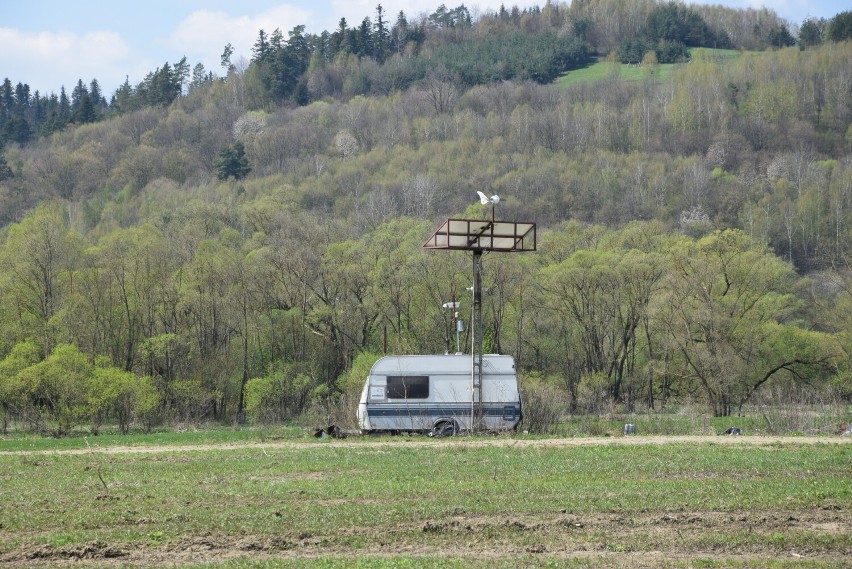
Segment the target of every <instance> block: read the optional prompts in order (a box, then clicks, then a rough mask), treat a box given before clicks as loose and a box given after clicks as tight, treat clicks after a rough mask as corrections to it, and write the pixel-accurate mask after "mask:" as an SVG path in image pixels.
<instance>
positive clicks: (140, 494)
mask: <svg viewBox="0 0 852 569" xmlns="http://www.w3.org/2000/svg"><path fill="white" fill-rule="evenodd" d="M154 436H155V437H156V435H154ZM293 437H296V438H293ZM138 439H142V436H141V435H140V436H139V437H138ZM68 440H76V442H77V447H76V448H72V446H71V445H68V444H62V445H57V448H56V449H55V450H51V449H49V448H47V446H48V445H46V444H43V445H40V450H38V451H26V450H20V449H21V441H19V440H5V441H2V445H0V528H1V529H2V532H0V564H3V565H8V566H32V565H38V566H49V565H56V566H59V565H65V564H67V563H68V562H70V561H74V563H75V566H76V565H86V566H116V565H118V566H134V565H145V566H150V565H170V566H172V565H181V566H199V567H249V566H251V567H308V566H310V567H351V566H360V567H375V566H379V567H382V566H384V567H516V566H528V567H621V566H634V567H842V566H844V565H845V564H846V562H847V561H848V559H849V558H850V556H852V514H850V512H852V484H850V482H849V473H850V470H852V452H850V449H852V446H850V445H849V444H845V443H846V441H847V440H848V438H841V437H821V438H815V437H807V438H806V437H799V438H798V439H796V438H792V437H787V438H776V439H773V438H760V437H677V438H675V437H670V438H667V437H609V438H603V437H600V438H581V439H573V438H554V439H532V438H526V437H511V438H510V437H458V438H453V439H443V440H433V439H428V438H426V437H397V438H372V437H370V438H360V437H358V438H352V439H347V440H343V441H337V440H326V441H316V439H313V438H302V437H300V436H299V435H293V433H288V434H285V435H282V437H278V438H276V437H274V436H273V435H272V433H271V432H264V433H262V434H260V435H259V434H258V433H254V434H253V438H252V434H250V433H246V432H234V433H233V437H232V438H230V439H229V437H228V436H227V435H226V431H221V432H220V433H219V434H217V435H216V436H213V437H207V438H204V437H200V436H199V435H198V434H192V433H188V434H185V435H176V434H172V435H170V436H165V435H163V436H160V438H159V439H154V440H151V441H149V444H145V443H144V442H143V441H140V440H136V441H130V445H129V446H117V445H118V444H120V443H127V442H128V440H127V439H126V438H125V439H119V438H116V439H115V441H109V440H106V439H98V440H97V444H95V441H93V440H92V439H89V441H88V443H89V446H87V445H86V444H85V441H81V440H79V439H68ZM65 442H66V441H63V443H65ZM25 444H30V443H25ZM13 449H14V450H13Z"/></svg>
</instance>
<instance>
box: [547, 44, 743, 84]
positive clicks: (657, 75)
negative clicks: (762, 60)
mask: <svg viewBox="0 0 852 569" xmlns="http://www.w3.org/2000/svg"><path fill="white" fill-rule="evenodd" d="M689 52H690V54H691V56H692V59H711V60H713V61H715V62H717V63H720V64H721V63H725V62H728V61H732V60H734V59H736V58H738V57H740V55H741V52H739V51H737V50H733V49H711V48H706V47H697V48H692V49H690V50H689ZM677 65H681V64H677V63H663V64H660V65H657V66H656V68H655V69H654V70H653V75H654V79H655V80H656V81H662V80H665V79H667V78H668V77H669V76H670V75H671V74H672V71H673V70H674V68H675V67H676V66H677ZM614 74H617V75H618V76H619V77H620V78H621V79H625V80H627V81H641V80H643V79H645V78H646V77H648V76H649V74H651V71H650V70H649V69H647V68H643V67H642V66H639V65H631V64H626V63H616V62H609V61H606V60H605V59H603V58H599V59H598V60H597V61H596V62H595V63H593V64H591V65H589V66H587V67H583V68H582V69H575V70H572V71H569V72H567V73H565V74H563V75H562V76H561V77H560V78H559V79H557V80H556V82H557V84H559V85H572V84H575V83H585V82H594V81H600V80H601V79H605V78H606V77H609V76H610V75H614Z"/></svg>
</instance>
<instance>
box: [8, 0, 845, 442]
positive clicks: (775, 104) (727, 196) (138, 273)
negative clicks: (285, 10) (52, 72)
mask: <svg viewBox="0 0 852 569" xmlns="http://www.w3.org/2000/svg"><path fill="white" fill-rule="evenodd" d="M616 4H619V5H620V4H621V3H616ZM592 5H599V6H603V5H609V4H607V2H588V3H574V5H572V7H571V8H570V9H569V8H566V7H564V6H562V5H555V4H554V5H552V4H550V3H548V4H547V5H546V7H545V8H544V9H535V10H527V11H524V12H517V13H515V12H512V11H509V12H506V13H505V14H502V13H501V14H496V15H492V16H488V17H484V18H483V19H482V20H480V21H477V22H473V21H470V22H468V21H466V20H465V19H464V18H463V17H461V18H458V17H457V18H455V19H452V18H450V19H447V20H446V22H451V24H450V23H447V24H443V23H440V22H441V20H440V19H439V20H438V22H439V23H434V22H433V24H432V27H431V28H430V27H428V26H427V25H426V24H428V21H427V22H423V26H424V27H423V29H422V31H423V33H424V37H423V38H422V39H420V40H418V39H412V40H411V42H412V43H408V44H405V45H406V46H408V48H406V47H405V46H403V45H400V47H399V49H398V50H397V51H398V53H389V52H388V53H385V52H382V53H385V55H384V56H382V57H376V56H367V55H366V54H363V55H358V54H357V53H356V52H355V50H356V48H354V47H353V48H350V49H351V51H349V52H345V53H344V54H343V55H341V53H343V52H337V53H335V56H334V57H330V58H327V59H326V58H321V57H319V56H316V53H317V52H316V51H314V52H313V53H312V54H311V56H310V57H307V54H308V52H305V53H304V54H303V57H302V59H301V61H302V63H301V64H299V65H304V70H303V72H302V73H300V74H298V75H296V74H288V73H282V72H281V71H280V69H279V70H278V71H277V72H273V71H270V69H272V70H275V69H276V67H275V66H276V65H278V64H279V63H281V62H282V61H290V62H291V63H292V60H290V59H287V58H284V59H279V56H280V57H284V56H285V55H292V54H293V53H294V51H293V50H294V49H295V48H296V46H297V45H300V44H299V41H296V39H294V38H298V37H300V36H298V35H295V36H294V35H293V34H291V35H290V38H289V41H288V43H287V44H286V49H285V47H284V46H282V47H281V48H280V50H281V51H276V50H275V49H272V48H270V49H269V50H268V51H267V52H264V51H263V50H259V52H258V54H257V58H256V60H255V61H254V62H253V64H252V65H251V66H250V67H248V68H247V69H244V70H240V69H237V68H236V67H231V68H230V69H229V70H228V74H227V77H223V78H219V77H215V76H212V75H203V74H202V75H199V82H198V83H197V84H195V85H194V86H192V87H191V88H189V89H188V90H184V89H181V88H178V89H176V90H175V89H172V90H171V91H169V90H168V89H165V91H158V95H157V97H154V96H153V95H152V94H151V93H152V86H154V85H162V84H163V83H157V82H156V81H154V79H155V78H156V77H164V78H165V79H166V81H165V83H164V84H165V85H166V86H168V85H169V84H170V83H169V81H173V80H174V77H173V76H172V75H170V74H169V73H164V70H165V68H162V69H160V70H158V71H157V72H156V73H154V74H152V76H151V81H149V82H148V83H146V85H142V86H137V87H135V88H131V87H130V86H126V87H127V88H126V90H124V91H121V90H120V92H119V93H116V95H115V96H114V97H113V100H112V101H111V103H110V104H106V103H105V101H101V104H102V108H101V111H99V112H101V113H102V114H101V115H100V116H98V117H97V120H79V121H78V122H73V121H72V122H69V123H68V124H67V125H65V126H63V127H62V128H60V129H58V130H56V131H55V132H52V133H49V134H45V135H44V136H41V137H33V138H31V139H29V140H26V141H23V142H14V141H7V142H6V144H5V146H4V148H3V154H2V157H3V159H4V161H5V164H6V165H7V167H6V168H0V221H2V223H3V226H4V229H3V234H2V242H0V263H1V264H2V267H3V271H2V275H0V298H2V303H0V313H2V314H0V316H2V317H0V321H2V322H3V324H2V325H0V355H2V356H3V357H4V359H3V360H2V362H0V368H2V369H0V399H2V402H3V412H4V417H5V420H7V421H17V422H21V423H27V424H29V425H31V426H32V427H33V428H35V429H40V430H52V431H54V432H57V433H62V432H67V430H68V429H70V428H72V426H74V425H76V424H79V423H80V422H91V423H95V422H97V421H103V420H106V419H107V418H109V419H110V420H119V421H120V420H122V419H121V417H124V420H127V421H131V420H133V421H138V422H140V423H141V422H144V423H145V424H148V425H153V424H156V423H157V422H159V421H163V420H184V419H196V418H202V417H203V418H214V419H217V420H227V419H230V418H234V417H236V418H239V419H242V418H243V417H244V416H245V413H248V414H249V416H250V417H252V418H254V419H257V420H268V421H274V420H280V419H289V418H292V417H294V416H298V415H299V414H300V413H303V412H304V411H305V410H306V409H309V408H311V406H316V407H319V408H323V409H325V410H327V409H328V408H329V406H330V405H341V404H342V405H345V404H346V402H347V398H346V397H345V396H350V397H351V396H352V395H353V393H357V390H358V388H359V387H360V385H359V383H360V382H361V381H362V378H363V373H364V371H365V369H364V368H365V366H368V365H369V364H370V363H371V358H374V357H375V354H377V353H379V352H381V351H382V349H383V347H384V346H385V345H387V346H388V349H389V350H391V351H395V352H402V353H418V352H425V353H435V352H438V353H440V352H444V351H445V350H449V349H450V344H451V343H452V342H453V341H454V331H453V330H452V322H451V320H450V319H449V316H448V315H447V314H445V313H443V312H442V311H441V305H442V304H443V303H444V302H447V301H449V300H451V299H461V300H462V304H463V307H465V308H464V309H463V310H467V309H469V307H467V306H466V304H469V303H466V302H465V301H466V298H467V296H466V295H467V294H468V293H467V292H466V289H467V287H468V286H469V280H470V275H469V259H467V258H466V257H464V256H463V255H462V254H454V253H447V254H440V253H439V254H427V253H425V252H423V251H422V249H421V247H420V245H421V244H422V242H423V241H424V240H425V238H426V237H427V236H428V234H429V232H430V231H431V230H432V229H433V228H434V226H435V225H436V224H437V222H439V221H440V220H441V219H442V218H445V217H448V216H456V215H464V216H468V217H480V216H483V215H486V211H485V210H484V209H481V208H480V206H478V205H477V201H476V191H477V190H484V191H486V192H488V193H489V194H491V193H497V194H499V195H500V196H501V198H502V200H501V203H500V206H499V208H498V210H497V213H498V215H499V217H501V218H504V219H519V220H529V221H535V222H537V223H538V224H539V231H540V234H539V251H538V252H537V253H535V254H532V255H520V256H504V257H499V256H490V257H488V258H487V259H486V271H487V276H486V279H487V281H488V282H489V283H491V284H490V285H489V286H488V287H489V289H490V290H491V294H490V296H489V297H488V298H487V299H486V320H487V322H486V327H487V329H488V332H487V339H486V340H487V346H486V349H487V350H490V351H495V352H503V353H510V354H513V355H514V356H515V357H516V359H517V360H518V363H519V367H520V369H522V370H523V371H524V372H525V373H527V374H528V375H529V378H530V379H529V381H528V383H527V385H529V386H531V387H530V389H532V388H535V389H539V390H541V392H543V393H550V392H549V391H547V390H552V392H553V393H557V394H558V395H556V396H555V398H556V399H558V400H559V401H564V405H565V408H566V409H570V410H572V411H578V410H581V411H582V410H593V409H599V408H601V407H602V406H604V405H607V404H617V405H624V406H625V408H631V409H632V408H635V407H637V406H644V407H650V408H658V407H659V406H661V405H663V406H664V405H669V404H674V403H677V402H678V401H681V400H684V399H688V398H693V397H695V398H698V399H699V400H701V401H702V402H703V403H705V404H706V405H707V407H708V409H710V410H711V411H712V412H713V413H714V414H717V415H727V414H730V413H731V412H733V411H735V410H736V409H737V408H738V407H740V406H742V405H746V404H748V403H750V402H753V401H755V400H756V399H757V398H759V397H762V396H771V397H777V398H778V399H779V400H784V401H786V400H789V399H794V398H797V397H800V396H801V397H806V398H807V397H812V398H813V397H841V398H843V397H849V396H850V394H852V386H850V380H849V371H848V370H849V364H850V361H849V358H850V349H852V348H850V346H852V344H850V335H852V320H850V317H849V314H850V312H849V310H848V307H849V305H850V302H852V295H850V294H849V291H850V290H852V286H850V285H852V273H850V267H849V263H848V260H849V258H850V257H849V254H850V249H849V248H850V243H852V223H850V219H849V215H850V208H852V163H850V150H852V127H850V123H852V121H850V118H852V101H850V96H849V94H850V88H849V86H850V84H852V68H850V66H849V61H852V42H849V41H844V42H835V41H826V42H821V43H820V44H818V45H812V46H808V47H807V49H800V48H799V47H792V46H791V47H784V48H782V49H767V50H765V51H737V52H736V53H737V55H736V56H731V57H721V58H720V57H717V54H718V52H715V51H710V50H703V51H702V50H696V49H695V48H692V53H693V56H692V57H691V59H690V60H688V61H680V62H678V63H672V64H665V65H668V67H666V68H665V69H666V71H665V72H661V69H662V68H661V66H662V65H664V64H661V63H659V62H657V63H655V62H654V58H655V57H656V55H655V56H654V57H650V55H649V58H648V59H647V60H643V63H642V65H641V66H640V67H637V68H634V69H637V70H638V76H637V77H632V78H631V77H622V76H620V75H619V74H616V73H610V72H607V73H605V74H602V76H600V77H598V78H595V79H594V80H586V81H578V82H571V81H568V82H565V81H556V82H554V81H553V79H555V78H556V77H557V76H558V75H560V74H562V73H564V72H565V71H566V70H567V68H569V67H570V68H571V69H576V68H578V67H580V66H582V65H584V64H585V63H586V61H587V59H586V56H582V57H579V56H578V57H577V58H574V57H573V56H572V57H567V56H566V57H562V56H565V55H566V54H569V53H572V54H576V53H584V54H587V55H590V54H592V53H600V52H601V51H603V50H608V51H605V52H604V53H609V52H611V51H613V50H615V49H616V48H617V46H618V44H619V42H620V40H621V39H623V38H628V37H632V34H634V33H636V32H637V30H638V29H639V27H640V26H638V24H637V23H636V22H634V24H636V25H634V27H633V28H630V27H629V26H628V23H629V22H630V20H621V19H617V18H618V17H619V14H618V13H612V14H611V15H610V16H609V18H610V19H607V20H604V19H601V18H600V17H599V16H595V17H597V18H598V19H597V20H596V19H594V18H593V17H592V16H591V13H592V12H591V11H590V12H589V13H588V14H586V13H583V12H582V10H584V9H588V10H591V6H592ZM636 6H638V7H640V8H642V9H643V10H645V11H646V12H647V13H648V14H650V13H652V11H653V9H654V7H655V6H658V3H656V2H636ZM578 11H580V12H578ZM437 13H438V12H436V14H437ZM455 13H456V15H457V16H458V15H459V14H460V12H455ZM703 13H704V16H703V17H704V19H705V21H706V22H708V24H709V25H710V29H711V30H719V29H722V28H721V24H720V22H721V23H724V22H726V21H730V20H733V17H734V16H744V15H745V16H748V15H749V13H746V14H739V13H737V12H736V11H726V10H724V9H721V8H712V9H711V8H706V9H705V10H704V12H703ZM433 15H434V14H433ZM711 16H714V17H715V19H714V17H711ZM729 16H730V17H729ZM726 18H727V19H726ZM743 19H744V20H747V19H748V18H743ZM580 21H584V22H586V23H585V24H583V25H581V26H579V28H577V27H576V26H575V25H574V24H577V22H580ZM640 21H645V20H642V19H640ZM606 22H617V23H619V25H620V26H621V28H619V29H620V30H621V31H619V32H615V31H612V29H611V26H610V27H607V26H604V25H603V24H604V23H606ZM714 22H715V23H714ZM418 25H419V24H418ZM413 28H414V29H415V31H416V29H419V28H418V26H417V25H415V26H413ZM622 28H623V29H622ZM347 29H349V28H345V27H344V29H342V30H341V31H340V36H339V38H340V41H341V42H342V41H343V39H345V38H347V37H350V35H349V32H348V31H347ZM351 29H355V28H351ZM726 29H727V32H726V33H727V41H729V42H731V43H732V44H733V45H735V46H737V47H741V48H746V47H747V48H748V49H756V50H759V49H761V48H765V47H767V46H766V45H765V44H764V45H752V44H758V43H759V37H757V36H755V35H753V34H754V28H752V35H745V34H744V33H743V34H739V35H738V34H737V33H734V32H735V31H736V30H737V29H738V28H734V27H730V26H729V27H728V28H726ZM566 30H570V33H568V32H567V31H566ZM605 31H606V32H607V33H604V32H605ZM560 33H562V34H563V35H560ZM714 33H717V32H714ZM495 34H497V36H496V37H499V38H504V39H505V38H510V39H512V40H513V41H512V42H508V43H507V42H504V43H503V44H500V43H499V42H495V41H494V40H493V39H488V38H493V37H495ZM412 37H414V38H417V37H418V36H417V35H416V34H414V35H413V36H412ZM714 37H716V36H714ZM766 37H767V38H768V37H769V36H768V35H767V36H766ZM773 37H774V36H773ZM554 38H561V39H560V41H558V42H555V41H551V40H554ZM279 39H280V38H279ZM302 39H306V38H304V37H303V38H302ZM328 39H329V41H331V39H332V38H331V36H329V38H328ZM350 39H352V38H350ZM311 41H313V40H311ZM347 41H349V40H347ZM764 41H766V40H764ZM542 42H543V43H542ZM578 42H579V43H578ZM261 45H262V43H261ZM270 45H272V46H274V45H275V42H274V41H273V40H272V39H271V38H270ZM307 45H310V42H307ZM330 45H331V44H330ZM580 45H582V46H585V47H584V48H583V49H581V50H579V51H575V50H576V49H579V48H578V46H580ZM542 46H546V50H544V48H543V47H542ZM514 47H517V49H518V51H517V52H512V49H513V48H514ZM362 48H363V45H362ZM556 48H559V49H556ZM339 49H340V48H339V46H338V50H339ZM406 49H408V53H406ZM495 50H496V51H495ZM542 50H544V51H542ZM390 51H393V50H390ZM462 53H468V54H473V55H475V56H476V57H477V58H478V60H479V61H481V62H483V64H482V65H480V66H478V67H475V68H474V67H469V68H468V70H467V71H466V72H465V74H462V69H461V67H462V66H461V64H463V63H464V62H465V61H467V60H466V59H463V58H462V56H461V55H460V54H462ZM508 53H515V54H516V55H515V56H513V57H512V58H509V57H504V56H505V55H506V54H508ZM518 53H520V54H526V57H520V56H517V54H518ZM649 53H650V52H649ZM727 53H730V52H727ZM276 54H277V55H276ZM485 54H491V55H492V56H493V57H490V58H489V57H486V56H485ZM529 54H536V55H535V57H532V56H530V55H529ZM555 54H557V55H558V54H562V55H561V56H559V57H556V56H555ZM554 57H555V59H554ZM276 61H277V62H278V63H275V62H276ZM453 61H455V62H456V63H455V64H450V62H453ZM543 61H549V62H551V63H553V62H554V61H556V62H558V65H557V64H553V65H551V66H544V67H542V66H537V65H532V64H533V63H540V62H543ZM500 62H507V63H506V65H505V66H504V67H503V68H502V69H499V66H496V64H497V63H500ZM512 62H513V63H512ZM184 63H185V62H184ZM509 63H512V64H509ZM492 64H494V65H492ZM294 65H296V64H294ZM453 65H458V66H459V67H456V68H454V67H453ZM607 65H610V66H611V67H613V66H615V65H617V64H615V63H610V64H607ZM296 68H297V69H299V67H298V65H297V67H296ZM169 69H171V67H169ZM418 70H419V71H418ZM473 70H476V71H477V72H476V73H473ZM497 71H500V73H497ZM495 74H496V75H495ZM570 74H571V72H570V71H569V75H568V77H570ZM170 77H171V78H172V79H169V78H170ZM270 77H272V78H275V77H278V78H290V79H292V80H293V81H292V83H289V84H288V85H289V86H285V85H282V84H278V83H275V82H269V81H267V79H269V78H270ZM171 85H172V87H174V83H171ZM178 86H180V85H178ZM83 89H84V90H85V86H83ZM155 91H156V90H155ZM165 92H170V93H171V94H170V95H169V96H168V97H167V98H166V99H165V100H163V99H161V98H160V96H161V95H163V93H165ZM80 93H82V91H80ZM80 98H81V99H84V98H85V97H82V96H81V97H80ZM152 101H154V102H152ZM95 107H97V105H95ZM80 108H82V107H80ZM69 109H70V107H69ZM80 116H81V115H80ZM0 166H2V163H0ZM70 369H73V370H75V372H74V373H69V371H68V370H70ZM45 378H46V379H45ZM81 386H85V387H81ZM106 386H109V389H106ZM105 392H108V393H111V394H113V395H112V396H111V397H112V399H109V398H105V399H104V400H98V398H97V397H96V395H97V394H99V393H105ZM803 393H807V395H806V396H805V395H802V394H803ZM341 395H343V396H344V397H342V398H341ZM122 398H123V399H122ZM46 401H50V402H51V403H50V404H46V403H45V402H46ZM98 401H100V403H98ZM122 401H123V402H124V403H121V402H122ZM122 404H123V405H125V407H121V405H122ZM98 405H100V407H99V406H98ZM81 409H87V411H85V412H83V411H81ZM92 409H95V410H94V411H93V410H92ZM347 412H348V411H347ZM122 413H124V414H125V415H122Z"/></svg>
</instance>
